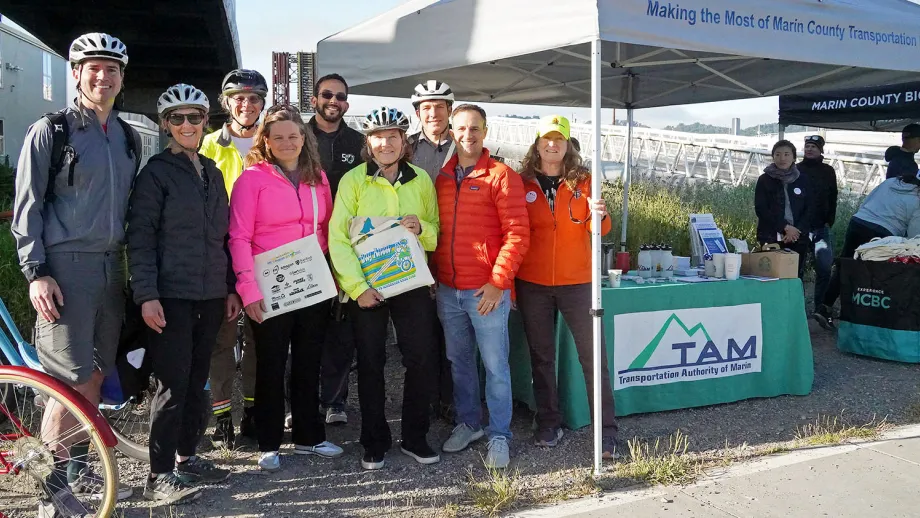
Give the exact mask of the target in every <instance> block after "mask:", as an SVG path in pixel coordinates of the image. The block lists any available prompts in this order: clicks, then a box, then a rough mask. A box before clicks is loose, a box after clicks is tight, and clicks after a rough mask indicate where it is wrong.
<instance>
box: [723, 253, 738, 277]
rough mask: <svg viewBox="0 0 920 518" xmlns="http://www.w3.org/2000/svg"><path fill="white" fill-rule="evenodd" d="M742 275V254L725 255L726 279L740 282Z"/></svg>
mask: <svg viewBox="0 0 920 518" xmlns="http://www.w3.org/2000/svg"><path fill="white" fill-rule="evenodd" d="M740 274H741V254H725V278H726V279H728V280H730V281H735V280H738V276H739V275H740Z"/></svg>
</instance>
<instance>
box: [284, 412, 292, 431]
mask: <svg viewBox="0 0 920 518" xmlns="http://www.w3.org/2000/svg"><path fill="white" fill-rule="evenodd" d="M293 427H294V417H293V416H292V415H291V414H288V415H287V416H285V418H284V429H285V430H290V429H291V428H293Z"/></svg>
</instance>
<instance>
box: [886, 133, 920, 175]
mask: <svg viewBox="0 0 920 518" xmlns="http://www.w3.org/2000/svg"><path fill="white" fill-rule="evenodd" d="M917 151H920V124H908V125H907V126H904V129H903V130H902V131H901V146H900V147H898V146H891V147H890V148H888V149H887V150H885V160H887V161H888V173H887V174H886V175H885V178H897V177H899V176H905V175H910V176H914V175H916V174H917V170H918V166H917V159H916V158H915V156H916V154H917Z"/></svg>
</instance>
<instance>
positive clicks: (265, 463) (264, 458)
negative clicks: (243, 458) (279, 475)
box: [259, 451, 281, 471]
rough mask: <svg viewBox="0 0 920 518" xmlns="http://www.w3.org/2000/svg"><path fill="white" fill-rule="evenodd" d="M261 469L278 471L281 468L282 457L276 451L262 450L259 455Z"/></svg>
mask: <svg viewBox="0 0 920 518" xmlns="http://www.w3.org/2000/svg"><path fill="white" fill-rule="evenodd" d="M259 469H261V470H262V471H278V470H280V469H281V459H280V458H279V457H278V452H276V451H266V452H262V455H261V456H260V457H259Z"/></svg>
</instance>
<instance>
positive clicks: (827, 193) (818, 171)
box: [797, 135, 837, 321]
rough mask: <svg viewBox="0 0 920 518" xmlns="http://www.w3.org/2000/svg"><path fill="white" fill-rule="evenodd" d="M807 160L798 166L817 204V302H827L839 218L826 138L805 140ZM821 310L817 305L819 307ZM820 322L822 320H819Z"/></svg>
mask: <svg viewBox="0 0 920 518" xmlns="http://www.w3.org/2000/svg"><path fill="white" fill-rule="evenodd" d="M804 152H805V158H804V159H803V160H802V161H801V162H799V163H798V165H797V167H798V169H799V172H800V173H802V174H803V175H805V176H807V177H808V179H809V180H810V181H811V186H812V190H813V191H814V197H813V198H811V200H812V202H813V203H814V204H815V208H814V211H813V213H812V214H813V215H814V220H813V221H812V232H813V233H814V236H813V239H812V242H813V243H814V258H815V301H816V304H818V302H817V301H822V300H824V293H825V292H826V291H827V286H828V282H829V281H830V278H831V266H832V265H833V263H834V248H833V243H834V239H833V237H832V235H831V227H833V226H834V218H835V217H836V215H837V173H836V171H834V168H833V167H831V166H830V165H828V164H825V163H824V137H822V136H821V135H810V136H807V137H805V148H804ZM815 308H816V311H817V305H816V306H815ZM819 321H820V319H819Z"/></svg>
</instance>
